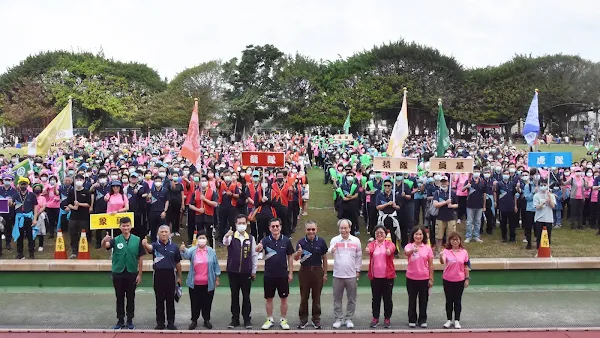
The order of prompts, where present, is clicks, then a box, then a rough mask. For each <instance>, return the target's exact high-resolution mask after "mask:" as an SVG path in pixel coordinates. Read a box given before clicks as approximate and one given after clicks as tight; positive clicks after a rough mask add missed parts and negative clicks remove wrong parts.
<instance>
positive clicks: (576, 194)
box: [569, 167, 588, 230]
mask: <svg viewBox="0 0 600 338" xmlns="http://www.w3.org/2000/svg"><path fill="white" fill-rule="evenodd" d="M573 171H574V172H575V177H572V178H571V180H570V181H569V184H570V185H571V195H570V198H571V202H570V203H571V208H572V209H571V229H572V230H575V229H583V206H584V205H585V191H586V190H587V188H588V184H587V181H586V180H585V179H584V178H583V172H582V171H581V168H579V167H575V168H574V170H573Z"/></svg>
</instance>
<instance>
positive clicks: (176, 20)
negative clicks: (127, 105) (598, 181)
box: [0, 0, 600, 79]
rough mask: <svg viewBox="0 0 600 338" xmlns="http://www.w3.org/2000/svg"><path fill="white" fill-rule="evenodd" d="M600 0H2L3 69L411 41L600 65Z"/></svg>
mask: <svg viewBox="0 0 600 338" xmlns="http://www.w3.org/2000/svg"><path fill="white" fill-rule="evenodd" d="M598 13H600V1H595V0H571V1H559V0H543V1H542V0H453V1H448V0H421V1H410V2H409V1H401V0H396V1H393V0H346V1H338V0H303V1H291V0H264V1H261V0H253V1H247V0H230V1H228V0H221V1H198V0H196V1H193V0H171V1H165V0H163V1H155V0H145V1H140V0H119V1H115V0H102V1H96V0H89V1H88V0H77V1H74V0H73V1H72V0H53V1H41V0H38V1H32V0H0V31H1V32H2V42H3V48H2V49H0V73H2V72H4V71H5V70H6V69H8V68H10V67H13V66H15V65H17V64H18V63H19V62H20V61H21V60H23V59H25V58H26V57H27V56H28V55H31V54H37V53H38V52H40V51H47V50H57V49H66V50H73V51H78V50H83V51H89V52H93V53H97V52H98V51H100V50H102V51H103V52H104V55H105V56H106V57H108V58H113V59H115V60H119V61H124V62H128V61H136V62H140V63H145V64H147V65H148V66H150V67H152V68H154V69H156V70H157V71H158V72H159V74H160V75H161V76H162V77H167V78H169V79H171V78H173V77H174V76H175V75H176V74H177V73H178V72H181V71H182V70H184V69H186V68H189V67H193V66H195V65H198V64H200V63H202V62H206V61H210V60H213V59H219V60H224V61H226V60H229V59H231V58H233V57H239V56H240V55H241V52H242V50H243V49H244V48H245V46H246V45H250V44H254V45H262V44H267V43H268V44H273V45H275V46H276V47H277V48H279V49H280V50H281V51H283V52H284V53H286V54H294V53H296V52H299V53H301V54H304V55H308V56H310V57H312V58H314V59H317V60H319V59H323V60H334V59H339V58H340V57H341V58H347V57H349V56H351V55H352V54H354V53H356V52H360V51H363V50H369V49H370V48H372V47H373V46H375V45H381V44H383V43H386V42H390V41H397V40H399V39H401V38H404V39H405V40H407V41H415V42H417V43H419V44H424V45H428V46H431V47H434V48H437V49H438V50H440V52H442V53H443V54H446V55H450V56H454V57H455V58H456V59H457V60H458V61H459V62H460V63H461V64H463V65H464V66H465V67H485V66H488V65H498V64H501V63H503V62H505V61H508V60H510V59H511V58H512V57H513V56H514V55H515V54H527V55H529V54H531V55H533V56H541V55H546V54H556V53H563V54H575V55H580V56H581V57H583V58H586V59H589V60H592V61H594V62H600V40H599V39H598V37H599V36H600V16H598Z"/></svg>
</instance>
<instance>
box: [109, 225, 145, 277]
mask: <svg viewBox="0 0 600 338" xmlns="http://www.w3.org/2000/svg"><path fill="white" fill-rule="evenodd" d="M139 255H140V238H139V237H138V236H136V235H133V234H132V235H130V236H129V241H126V240H125V237H123V235H119V236H117V237H115V247H114V248H113V256H112V272H114V273H121V272H123V271H125V269H127V272H130V273H137V272H138V258H139Z"/></svg>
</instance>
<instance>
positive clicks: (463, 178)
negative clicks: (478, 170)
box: [456, 174, 469, 196]
mask: <svg viewBox="0 0 600 338" xmlns="http://www.w3.org/2000/svg"><path fill="white" fill-rule="evenodd" d="M468 181H469V174H460V175H458V179H457V181H456V196H469V189H467V190H465V191H463V187H464V186H465V185H467V182H468Z"/></svg>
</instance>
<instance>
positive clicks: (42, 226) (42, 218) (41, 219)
mask: <svg viewBox="0 0 600 338" xmlns="http://www.w3.org/2000/svg"><path fill="white" fill-rule="evenodd" d="M43 190H44V186H43V185H41V184H39V183H37V184H34V185H33V193H34V194H35V196H36V198H37V205H36V206H35V212H36V214H37V215H38V219H37V222H36V223H35V224H33V226H34V227H35V228H37V230H36V231H37V236H36V237H37V238H38V239H39V240H38V241H39V248H38V251H39V252H42V251H44V235H46V224H47V222H48V216H47V215H46V213H45V211H46V197H45V196H44V195H43V194H42V192H43Z"/></svg>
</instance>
